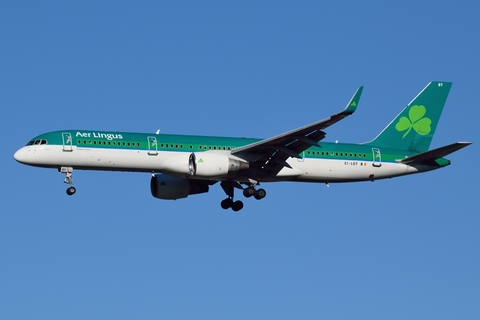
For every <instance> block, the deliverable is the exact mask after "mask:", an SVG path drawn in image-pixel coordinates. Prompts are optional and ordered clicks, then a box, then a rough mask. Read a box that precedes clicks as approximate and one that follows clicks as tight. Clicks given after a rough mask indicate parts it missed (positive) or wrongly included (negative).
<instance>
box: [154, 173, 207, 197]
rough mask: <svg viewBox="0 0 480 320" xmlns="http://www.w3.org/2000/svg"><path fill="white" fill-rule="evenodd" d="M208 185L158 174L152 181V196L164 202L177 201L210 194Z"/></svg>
mask: <svg viewBox="0 0 480 320" xmlns="http://www.w3.org/2000/svg"><path fill="white" fill-rule="evenodd" d="M208 189H209V187H208V184H205V183H202V182H200V181H195V180H190V179H185V178H176V177H171V176H168V175H166V174H156V175H153V176H152V179H151V180H150V191H151V192H152V196H154V197H155V198H158V199H163V200H177V199H182V198H186V197H188V196H189V195H191V194H198V193H205V192H208Z"/></svg>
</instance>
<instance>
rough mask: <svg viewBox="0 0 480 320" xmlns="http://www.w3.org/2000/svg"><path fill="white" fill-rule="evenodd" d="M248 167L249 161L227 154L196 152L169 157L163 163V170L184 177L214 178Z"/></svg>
mask: <svg viewBox="0 0 480 320" xmlns="http://www.w3.org/2000/svg"><path fill="white" fill-rule="evenodd" d="M248 167H249V165H248V163H247V162H242V161H239V160H235V159H231V158H229V157H228V156H227V155H225V154H218V153H213V152H212V153H211V152H194V153H190V154H184V155H178V156H174V157H171V158H168V159H167V160H165V161H164V162H163V163H162V172H166V173H169V174H173V175H178V176H184V177H187V176H195V177H205V178H212V177H219V176H224V175H226V174H228V173H230V172H237V171H240V170H244V169H248Z"/></svg>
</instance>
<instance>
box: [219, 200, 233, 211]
mask: <svg viewBox="0 0 480 320" xmlns="http://www.w3.org/2000/svg"><path fill="white" fill-rule="evenodd" d="M220 206H222V208H223V209H225V210H227V209H230V208H231V207H232V206H233V200H232V199H230V198H227V199H225V200H223V201H222V202H221V203H220Z"/></svg>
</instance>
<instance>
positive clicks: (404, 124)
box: [395, 105, 432, 139]
mask: <svg viewBox="0 0 480 320" xmlns="http://www.w3.org/2000/svg"><path fill="white" fill-rule="evenodd" d="M426 112H427V109H426V108H425V106H417V105H414V106H412V107H411V108H410V110H408V118H407V117H401V118H400V120H398V122H397V124H396V125H395V129H397V131H405V130H407V132H405V134H404V135H403V137H402V139H403V138H405V137H406V136H407V135H408V134H409V133H410V131H411V130H412V128H413V130H415V132H416V133H418V134H420V135H422V136H424V135H426V134H429V133H430V131H432V128H431V127H430V125H431V124H432V120H430V118H427V117H425V118H424V117H423V116H424V115H425V113H426Z"/></svg>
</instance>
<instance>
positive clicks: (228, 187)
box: [220, 181, 267, 211]
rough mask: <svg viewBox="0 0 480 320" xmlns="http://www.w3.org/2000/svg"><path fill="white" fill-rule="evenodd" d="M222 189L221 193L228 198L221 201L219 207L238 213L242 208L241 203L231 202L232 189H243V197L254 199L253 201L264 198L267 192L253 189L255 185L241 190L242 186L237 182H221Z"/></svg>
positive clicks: (238, 201)
mask: <svg viewBox="0 0 480 320" xmlns="http://www.w3.org/2000/svg"><path fill="white" fill-rule="evenodd" d="M220 185H221V186H222V188H223V191H225V193H226V194H227V196H228V198H226V199H225V200H223V201H222V202H221V203H220V205H221V206H222V208H223V209H229V208H232V210H233V211H239V210H241V209H242V208H243V202H242V201H240V200H237V201H233V190H234V188H237V189H243V195H244V196H245V197H246V198H250V197H255V199H257V200H260V199H263V198H265V196H266V195H267V192H266V191H265V190H264V189H258V190H256V189H255V185H253V184H252V185H250V186H248V187H246V188H242V186H241V185H240V184H239V183H238V182H232V181H222V183H221V184H220Z"/></svg>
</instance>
